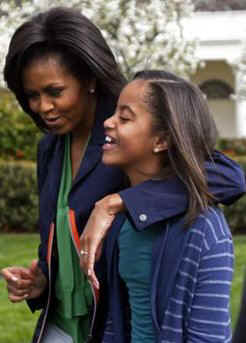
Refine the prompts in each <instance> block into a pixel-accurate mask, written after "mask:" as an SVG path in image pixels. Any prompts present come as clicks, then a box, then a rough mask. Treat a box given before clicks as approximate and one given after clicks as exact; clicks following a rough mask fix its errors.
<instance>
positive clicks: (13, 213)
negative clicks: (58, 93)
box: [0, 161, 38, 232]
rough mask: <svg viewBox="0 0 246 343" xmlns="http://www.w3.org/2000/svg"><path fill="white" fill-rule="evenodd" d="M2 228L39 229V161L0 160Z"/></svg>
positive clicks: (16, 229)
mask: <svg viewBox="0 0 246 343" xmlns="http://www.w3.org/2000/svg"><path fill="white" fill-rule="evenodd" d="M0 185H1V187H0V231H1V232H3V231H10V230H14V231H23V230H25V231H35V230H36V223H37V216H38V196H37V186H36V165H35V163H33V162H23V161H22V162H15V161H12V162H7V161H0Z"/></svg>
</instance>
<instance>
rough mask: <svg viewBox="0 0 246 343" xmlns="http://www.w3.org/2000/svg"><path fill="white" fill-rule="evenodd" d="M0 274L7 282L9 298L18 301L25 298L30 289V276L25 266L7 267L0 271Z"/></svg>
mask: <svg viewBox="0 0 246 343" xmlns="http://www.w3.org/2000/svg"><path fill="white" fill-rule="evenodd" d="M1 275H2V276H3V278H4V279H5V281H6V282H7V290H8V295H9V299H10V301H12V302H20V301H23V300H24V299H26V298H27V297H28V295H29V293H30V291H31V289H32V278H31V277H30V273H29V271H28V269H27V268H23V267H8V268H4V269H2V271H1Z"/></svg>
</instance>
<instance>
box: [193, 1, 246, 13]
mask: <svg viewBox="0 0 246 343" xmlns="http://www.w3.org/2000/svg"><path fill="white" fill-rule="evenodd" d="M194 5H195V10H196V11H237V10H245V9H246V1H245V0H194Z"/></svg>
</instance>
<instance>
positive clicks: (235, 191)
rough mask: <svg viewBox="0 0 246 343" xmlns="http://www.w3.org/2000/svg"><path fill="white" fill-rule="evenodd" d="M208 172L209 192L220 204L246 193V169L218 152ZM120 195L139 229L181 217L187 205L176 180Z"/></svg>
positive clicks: (145, 184) (153, 182) (152, 183)
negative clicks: (245, 172)
mask: <svg viewBox="0 0 246 343" xmlns="http://www.w3.org/2000/svg"><path fill="white" fill-rule="evenodd" d="M205 170H206V174H207V182H208V186H209V190H210V192H211V193H212V194H213V195H214V196H215V198H216V202H217V203H222V204H225V205H229V204H231V203H233V202H235V201H236V200H237V199H238V198H240V197H241V196H242V195H243V194H244V193H245V192H246V182H245V174H244V172H243V170H242V169H241V167H240V166H239V165H238V164H237V163H236V162H235V161H233V160H231V159H230V158H228V157H227V156H225V155H224V154H222V153H220V152H218V151H215V152H214V154H213V161H207V162H206V164H205ZM119 194H120V196H121V198H122V199H123V201H124V204H125V206H126V208H127V210H128V212H129V214H130V216H131V218H132V220H133V222H134V224H135V226H136V228H137V229H139V230H141V229H144V228H146V227H147V226H149V225H151V224H153V223H154V222H156V221H159V220H166V219H170V218H172V217H174V216H178V215H182V214H183V213H184V212H185V211H186V209H187V206H188V193H187V190H186V188H185V186H184V184H183V183H182V182H181V181H180V180H179V179H178V178H177V177H172V178H169V179H167V180H166V181H163V180H160V181H157V180H149V181H146V182H143V183H141V184H139V185H137V186H135V187H131V188H127V189H125V190H123V191H121V192H119Z"/></svg>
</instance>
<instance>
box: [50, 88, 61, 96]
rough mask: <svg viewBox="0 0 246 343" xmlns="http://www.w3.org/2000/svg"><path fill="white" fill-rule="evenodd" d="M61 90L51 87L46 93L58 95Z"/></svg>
mask: <svg viewBox="0 0 246 343" xmlns="http://www.w3.org/2000/svg"><path fill="white" fill-rule="evenodd" d="M62 91H63V88H51V89H49V90H47V93H48V94H49V95H50V96H54V97H58V96H60V95H61V93H62Z"/></svg>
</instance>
